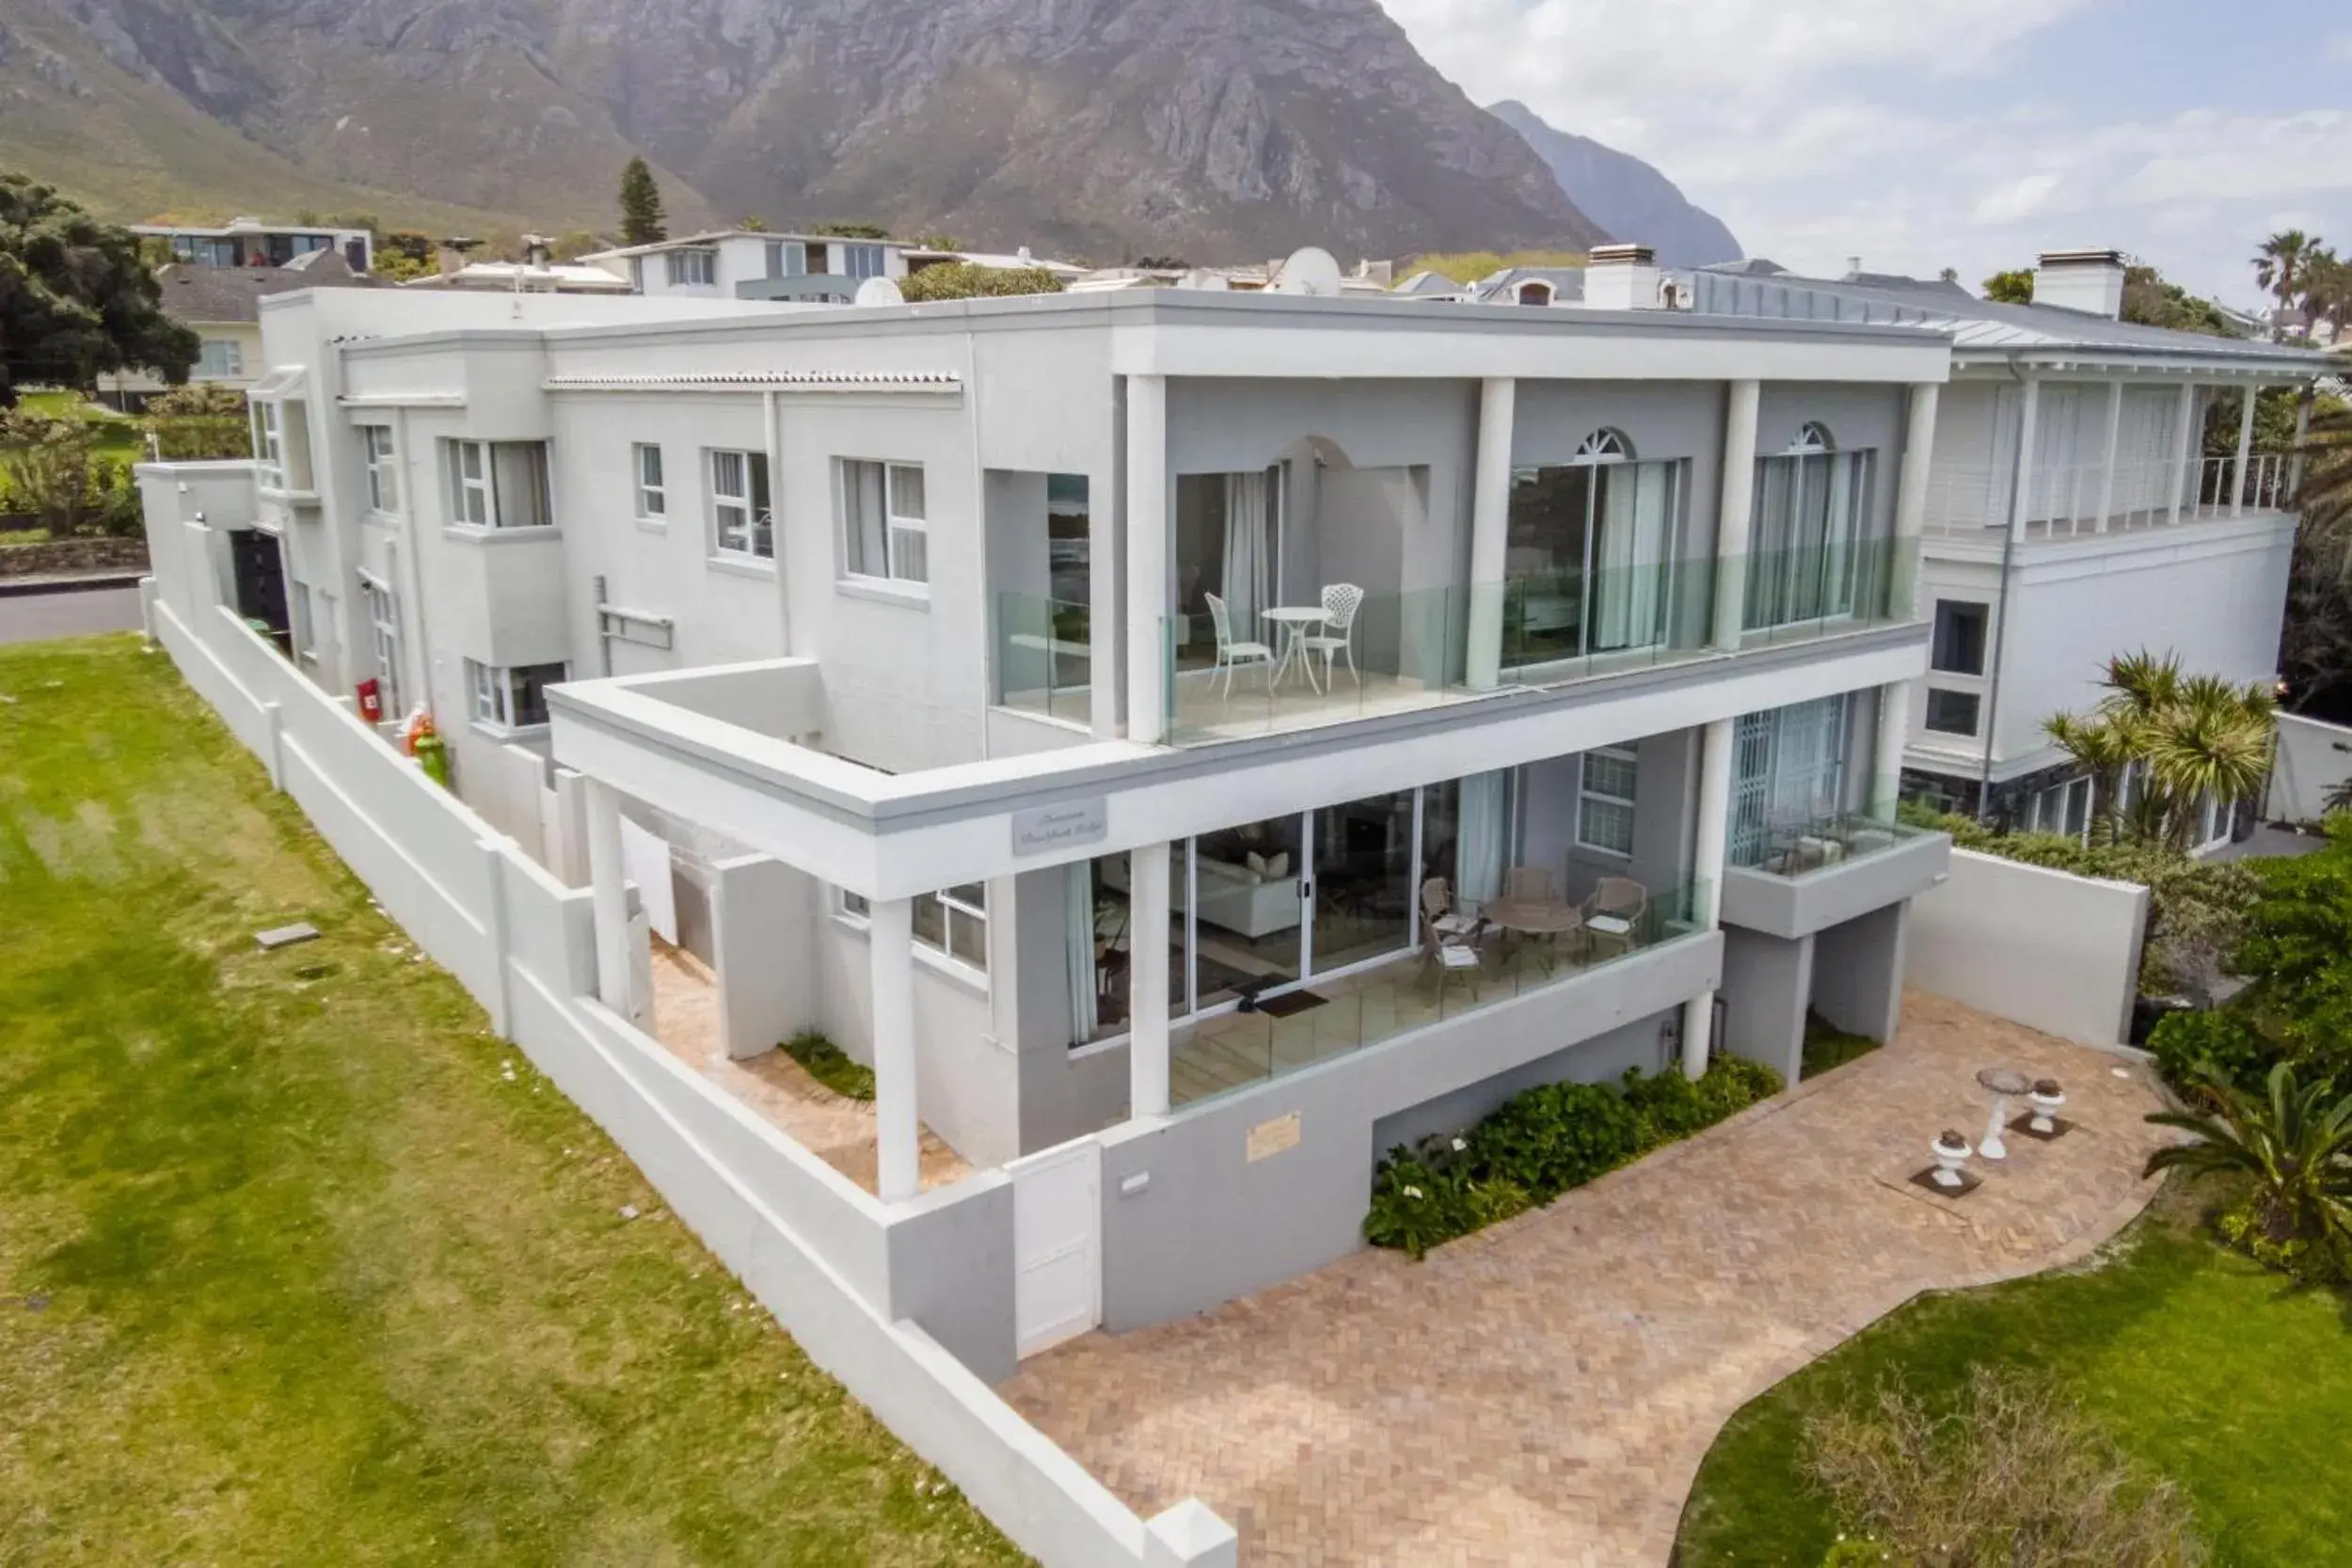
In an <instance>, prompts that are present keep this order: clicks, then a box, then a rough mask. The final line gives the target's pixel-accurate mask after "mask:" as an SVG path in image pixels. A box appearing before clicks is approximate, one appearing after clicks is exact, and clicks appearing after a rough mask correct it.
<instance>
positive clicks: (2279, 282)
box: [2254, 229, 2321, 341]
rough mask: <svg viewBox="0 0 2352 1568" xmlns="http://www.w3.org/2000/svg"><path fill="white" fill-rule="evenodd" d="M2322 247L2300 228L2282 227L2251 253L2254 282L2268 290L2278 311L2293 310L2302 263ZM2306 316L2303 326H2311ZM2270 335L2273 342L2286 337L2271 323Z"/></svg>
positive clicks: (2301, 278) (2307, 327)
mask: <svg viewBox="0 0 2352 1568" xmlns="http://www.w3.org/2000/svg"><path fill="white" fill-rule="evenodd" d="M2320 249H2321V245H2320V243H2319V237H2318V236H2317V235H2315V234H2306V233H2304V232H2303V230H2300V229H2282V230H2280V231H2279V232H2278V233H2276V234H2273V235H2271V236H2270V238H2268V239H2266V240H2265V241H2264V242H2263V243H2262V248H2261V249H2259V250H2257V251H2255V252H2254V281H2255V282H2256V283H2258V284H2260V285H2261V286H2262V287H2263V288H2265V289H2267V290H2269V291H2270V293H2271V297H2272V298H2274V299H2276V300H2277V301H2278V302H2279V309H2281V310H2292V309H2295V302H2296V298H2297V297H2298V295H2299V293H2300V286H2301V284H2302V281H2303V268H2304V264H2305V263H2306V262H2307V261H2310V259H2311V258H2312V254H2313V253H2314V252H2316V251H2318V250H2320ZM2310 325H2311V324H2310V321H2309V319H2308V316H2307V318H2306V320H2305V322H2304V326H2305V329H2306V330H2307V331H2308V330H2309V328H2310ZM2270 336H2271V338H2272V340H2273V341H2277V340H2279V339H2281V338H2283V337H2284V336H2285V334H2284V333H2283V332H2281V331H2280V329H2279V327H2278V325H2276V324H2275V323H2274V324H2273V325H2272V326H2271V329H2270Z"/></svg>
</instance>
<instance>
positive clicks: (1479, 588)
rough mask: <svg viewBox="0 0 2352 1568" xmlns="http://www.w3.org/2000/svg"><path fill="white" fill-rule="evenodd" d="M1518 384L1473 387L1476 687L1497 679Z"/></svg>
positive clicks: (1472, 678)
mask: <svg viewBox="0 0 2352 1568" xmlns="http://www.w3.org/2000/svg"><path fill="white" fill-rule="evenodd" d="M1517 413H1518V384H1517V383H1516V382H1514V381H1513V380H1512V379H1511V378H1510V377H1509V376H1488V377H1487V378H1486V380H1485V381H1484V382H1482V383H1480V384H1479V388H1478V467H1477V471H1476V474H1475V476H1474V477H1473V479H1472V481H1471V486H1470V606H1469V612H1468V614H1467V616H1466V620H1467V622H1468V626H1469V645H1468V654H1467V669H1468V679H1469V682H1470V689H1472V690H1475V691H1488V690H1492V689H1494V688H1495V687H1496V686H1497V685H1499V684H1500V683H1501V682H1502V599H1503V594H1504V587H1503V569H1504V568H1503V555H1504V546H1506V544H1507V543H1508V541H1509V535H1510V524H1511V426H1512V420H1513V419H1514V418H1515V416H1516V415H1517Z"/></svg>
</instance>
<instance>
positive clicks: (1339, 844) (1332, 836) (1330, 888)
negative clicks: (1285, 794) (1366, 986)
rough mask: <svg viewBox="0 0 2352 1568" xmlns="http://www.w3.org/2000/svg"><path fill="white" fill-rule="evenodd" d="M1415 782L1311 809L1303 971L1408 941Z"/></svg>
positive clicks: (1324, 969)
mask: <svg viewBox="0 0 2352 1568" xmlns="http://www.w3.org/2000/svg"><path fill="white" fill-rule="evenodd" d="M1419 794H1420V791H1418V790H1411V789H1407V790H1401V791H1399V792H1397V793H1396V794H1393V795H1375V796H1372V797H1370V798H1368V799H1366V800H1350V801H1348V802H1347V803H1346V804H1344V805H1338V806H1326V807H1324V808H1323V809H1322V810H1320V811H1314V812H1310V813H1309V814H1308V817H1309V823H1310V825H1309V829H1308V840H1309V842H1310V843H1311V845H1312V846H1313V847H1314V855H1313V860H1312V867H1311V876H1312V884H1311V885H1312V889H1313V892H1312V896H1311V898H1310V900H1309V902H1310V904H1311V909H1310V911H1309V920H1308V937H1309V941H1308V952H1307V973H1308V974H1310V975H1317V974H1331V973H1333V972H1334V971H1337V970H1342V969H1345V968H1347V967H1348V966H1349V965H1351V964H1358V963H1361V962H1363V961H1365V960H1366V959H1370V958H1388V957H1391V955H1393V954H1396V953H1398V952H1401V951H1403V950H1404V949H1405V948H1406V947H1409V946H1411V945H1412V942H1413V931H1412V918H1413V816H1414V804H1415V800H1416V798H1417V797H1418V796H1419Z"/></svg>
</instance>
